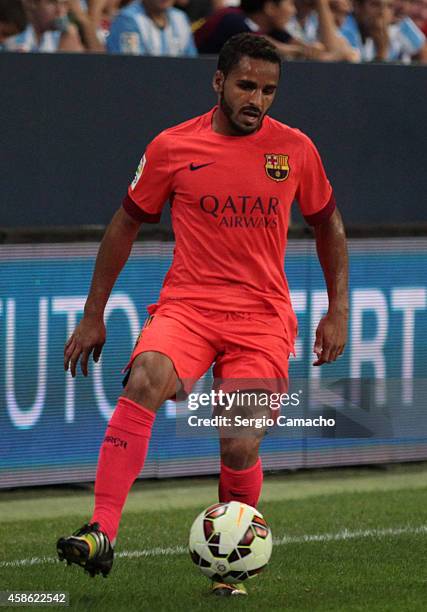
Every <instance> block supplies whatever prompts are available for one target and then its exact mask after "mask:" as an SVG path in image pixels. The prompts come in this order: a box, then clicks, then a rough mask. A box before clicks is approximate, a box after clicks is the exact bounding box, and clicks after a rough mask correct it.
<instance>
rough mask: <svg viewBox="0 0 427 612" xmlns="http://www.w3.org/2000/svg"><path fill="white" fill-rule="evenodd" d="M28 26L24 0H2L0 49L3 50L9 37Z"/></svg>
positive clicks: (0, 9) (0, 6)
mask: <svg viewBox="0 0 427 612" xmlns="http://www.w3.org/2000/svg"><path fill="white" fill-rule="evenodd" d="M26 27H27V16H26V14H25V10H24V6H23V4H22V0H0V51H3V50H4V48H5V45H6V44H7V39H8V38H11V37H13V36H16V35H17V34H19V33H20V32H22V31H23V30H25V28H26Z"/></svg>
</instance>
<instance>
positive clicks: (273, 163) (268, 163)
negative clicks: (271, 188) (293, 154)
mask: <svg viewBox="0 0 427 612" xmlns="http://www.w3.org/2000/svg"><path fill="white" fill-rule="evenodd" d="M288 160H289V155H282V154H281V153H266V154H265V171H266V173H267V176H268V178H271V179H272V180H273V181H277V182H279V181H286V179H287V178H288V176H289V172H290V171H291V169H290V167H289V161H288Z"/></svg>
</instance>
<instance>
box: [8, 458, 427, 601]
mask: <svg viewBox="0 0 427 612" xmlns="http://www.w3.org/2000/svg"><path fill="white" fill-rule="evenodd" d="M215 501H216V481H215V480H214V479H188V480H182V479H178V480H175V481H167V482H164V481H163V482H139V483H137V484H136V485H135V488H134V490H133V492H132V494H131V496H130V499H129V500H128V504H127V507H126V511H125V513H124V516H123V520H122V526H121V531H120V537H119V540H118V544H117V547H116V551H117V557H116V560H115V563H114V567H113V570H112V572H111V574H110V575H109V577H108V578H107V579H104V578H102V577H101V576H98V577H96V578H94V579H91V578H90V577H89V576H88V575H87V574H85V573H84V572H83V571H82V570H81V569H80V568H78V567H77V566H71V567H66V566H65V564H60V563H58V562H56V561H55V560H54V558H55V542H56V538H57V537H58V536H60V535H68V534H69V533H70V532H71V531H72V530H75V529H76V528H77V527H80V525H81V524H82V523H83V522H85V521H86V520H87V518H88V513H89V512H90V510H91V492H90V491H88V490H82V489H77V488H74V489H72V490H70V489H54V488H52V489H32V490H30V491H28V490H20V491H15V492H13V491H12V492H2V493H1V492H0V531H1V538H0V590H25V591H32V590H34V591H68V592H69V593H70V600H71V604H70V605H71V609H73V610H108V611H110V610H111V611H115V610H126V611H131V610H138V611H144V612H145V611H147V612H151V611H154V610H160V611H163V610H164V611H169V610H171V611H172V610H173V611H175V612H179V611H180V610H186V611H192V610H205V611H210V610H224V609H225V610H231V609H233V610H257V612H260V611H264V610H284V611H286V610H289V611H299V610H301V611H303V610H304V611H310V612H323V611H324V612H332V611H337V612H353V611H362V610H363V611H366V612H379V611H389V612H401V611H405V612H406V611H408V612H416V611H418V610H419V611H421V610H422V611H425V610H426V609H427V563H426V551H427V465H426V464H417V465H412V466H395V467H392V468H387V469H380V468H364V469H360V470H358V469H340V470H320V471H310V472H301V473H295V474H285V475H272V476H267V477H266V480H265V487H264V495H263V499H262V502H261V503H260V505H259V509H260V510H261V512H263V513H264V516H265V517H266V519H267V520H268V522H269V523H270V525H271V528H272V531H273V536H274V539H275V542H276V544H275V546H274V549H273V556H272V560H271V562H270V564H269V567H268V568H267V569H266V570H265V572H264V573H263V574H261V575H260V576H258V577H256V578H254V579H253V580H250V581H248V583H247V586H248V590H249V597H248V598H231V599H223V598H221V599H219V598H213V597H212V596H210V595H208V590H209V589H208V586H209V584H208V581H207V579H206V578H204V577H203V576H202V575H201V574H200V573H199V571H198V569H197V568H196V567H195V566H193V564H192V562H191V560H190V558H189V556H188V554H187V552H186V550H185V549H186V545H187V536H188V532H189V528H190V525H191V523H192V521H193V519H194V518H195V516H196V514H197V513H198V512H200V511H201V510H202V509H203V508H204V507H205V506H207V505H209V504H210V503H214V502H215Z"/></svg>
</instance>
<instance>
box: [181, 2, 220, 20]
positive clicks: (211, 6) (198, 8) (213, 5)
mask: <svg viewBox="0 0 427 612" xmlns="http://www.w3.org/2000/svg"><path fill="white" fill-rule="evenodd" d="M175 6H176V7H178V8H180V9H181V10H183V11H184V12H185V13H186V14H187V16H188V18H189V20H190V21H191V22H192V23H196V24H198V23H199V22H201V21H202V20H203V21H204V20H205V19H206V18H207V17H209V15H211V14H212V13H214V12H215V11H216V10H218V9H220V8H223V6H224V3H223V0H175Z"/></svg>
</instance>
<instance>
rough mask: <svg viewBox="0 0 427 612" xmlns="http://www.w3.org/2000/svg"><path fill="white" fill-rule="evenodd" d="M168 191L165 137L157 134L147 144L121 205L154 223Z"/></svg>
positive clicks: (169, 186) (139, 219) (168, 175)
mask: <svg viewBox="0 0 427 612" xmlns="http://www.w3.org/2000/svg"><path fill="white" fill-rule="evenodd" d="M171 193H172V175H171V172H170V167H169V154H168V149H167V146H166V142H165V138H164V136H163V135H162V134H160V135H159V136H157V137H156V138H155V139H154V140H153V141H152V142H151V143H150V144H149V145H148V147H147V150H146V152H145V154H144V155H143V157H142V159H141V161H140V162H139V166H138V168H137V171H136V174H135V178H134V179H133V181H132V183H131V184H130V185H129V188H128V193H127V195H126V197H125V199H124V200H123V208H124V209H125V210H126V212H127V213H128V214H129V215H130V216H131V217H133V218H134V219H136V220H137V221H140V222H141V223H142V222H145V223H158V222H159V221H160V217H161V214H162V209H163V206H164V205H165V203H166V201H167V200H168V199H169V197H170V195H171Z"/></svg>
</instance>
